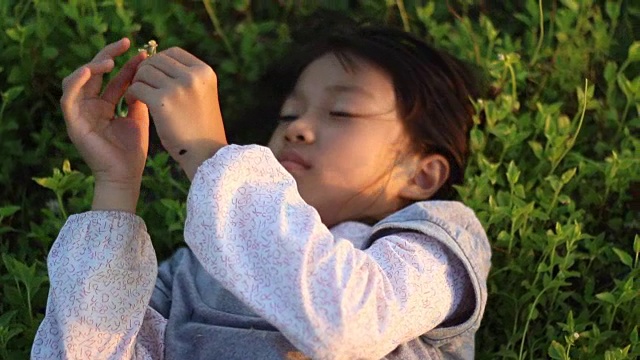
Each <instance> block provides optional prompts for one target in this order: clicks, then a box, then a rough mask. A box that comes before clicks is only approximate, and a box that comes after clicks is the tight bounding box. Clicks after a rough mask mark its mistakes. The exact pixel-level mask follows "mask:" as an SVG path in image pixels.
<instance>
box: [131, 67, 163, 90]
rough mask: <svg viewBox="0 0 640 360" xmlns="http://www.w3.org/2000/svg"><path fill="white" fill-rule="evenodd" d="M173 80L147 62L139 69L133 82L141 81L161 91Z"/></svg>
mask: <svg viewBox="0 0 640 360" xmlns="http://www.w3.org/2000/svg"><path fill="white" fill-rule="evenodd" d="M171 79H172V78H171V77H169V76H168V75H167V74H165V73H164V72H162V71H160V70H159V69H158V68H156V67H155V66H153V65H150V64H148V63H146V62H145V63H143V64H142V66H140V67H139V68H138V71H137V72H136V76H135V78H134V79H133V81H140V82H143V83H145V84H147V85H149V86H151V87H152V88H155V89H160V88H163V87H166V86H168V85H169V84H170V83H171Z"/></svg>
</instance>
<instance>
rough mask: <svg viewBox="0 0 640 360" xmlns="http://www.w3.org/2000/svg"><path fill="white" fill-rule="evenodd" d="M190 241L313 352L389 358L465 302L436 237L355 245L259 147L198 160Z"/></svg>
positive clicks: (212, 268)
mask: <svg viewBox="0 0 640 360" xmlns="http://www.w3.org/2000/svg"><path fill="white" fill-rule="evenodd" d="M185 240H186V242H187V243H188V244H189V246H190V247H191V249H192V250H193V251H194V253H195V254H196V256H197V257H198V259H199V260H200V262H201V263H202V265H203V266H204V268H205V269H206V270H207V271H208V272H209V273H210V274H211V275H212V276H213V277H215V278H216V279H217V280H218V281H220V282H221V284H223V286H224V287H226V288H227V289H228V290H229V291H231V292H232V293H233V294H234V295H236V296H237V297H238V298H239V299H241V300H242V301H243V302H244V303H245V304H246V305H248V306H249V307H251V308H252V309H253V310H254V311H255V312H256V313H257V314H259V315H260V316H262V317H263V318H265V319H266V320H267V321H269V322H270V323H271V324H273V325H274V326H275V327H276V328H278V329H279V330H280V331H281V332H282V333H283V335H284V336H286V337H287V338H288V339H289V340H290V341H291V343H292V344H293V345H294V346H296V347H297V348H298V349H300V350H301V351H303V352H304V353H305V354H306V355H308V356H310V357H312V358H314V359H351V358H381V357H383V356H385V355H386V354H388V353H389V352H391V351H392V350H393V349H394V348H395V347H396V346H398V345H399V344H401V343H404V342H406V341H408V340H411V339H414V338H416V337H417V336H419V335H421V334H423V333H425V332H427V331H429V330H431V329H433V328H434V327H436V326H437V325H438V324H440V323H441V322H442V321H443V320H444V319H445V318H446V316H447V315H448V314H449V313H450V312H451V310H452V308H453V307H454V305H455V304H454V303H455V302H457V301H458V300H456V299H455V296H454V293H455V286H454V283H455V282H456V281H459V280H460V272H459V271H457V272H456V271H452V269H453V268H452V266H451V263H452V259H453V257H452V255H451V254H449V253H448V252H447V251H446V250H445V249H444V246H443V245H441V244H440V243H439V242H438V241H436V240H432V239H429V238H427V237H426V236H424V235H417V234H408V233H402V234H396V235H389V236H386V237H383V238H381V239H379V240H377V241H376V242H375V244H374V245H373V246H371V247H370V248H369V249H367V250H365V251H362V250H359V249H356V248H354V246H353V244H352V243H351V242H350V241H348V240H347V239H344V238H339V237H334V235H332V234H331V232H330V231H329V230H328V229H327V228H326V227H325V226H324V225H323V224H322V222H321V220H320V218H319V215H318V213H317V212H316V210H315V209H314V208H312V207H311V206H309V205H308V204H306V203H305V202H304V201H303V200H302V198H301V197H300V195H299V193H298V191H297V188H296V184H295V181H294V179H293V178H292V177H291V176H290V174H288V173H287V172H286V170H285V169H284V168H282V167H281V166H280V164H279V163H278V162H277V161H276V160H275V158H274V157H273V155H272V154H271V152H270V151H269V150H268V149H266V148H263V147H259V146H245V147H240V146H227V147H225V148H223V149H221V150H220V151H219V152H218V153H217V154H216V155H215V156H214V157H213V158H211V159H209V160H207V161H206V162H205V163H204V164H203V165H202V166H200V168H199V169H198V171H197V173H196V176H195V178H194V181H193V183H192V186H191V189H190V193H189V198H188V203H187V221H186V224H185ZM453 260H454V259H453ZM457 269H458V270H459V268H457Z"/></svg>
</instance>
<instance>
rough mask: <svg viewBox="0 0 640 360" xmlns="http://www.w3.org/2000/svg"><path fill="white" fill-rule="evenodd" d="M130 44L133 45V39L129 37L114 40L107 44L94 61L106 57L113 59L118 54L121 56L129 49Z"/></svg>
mask: <svg viewBox="0 0 640 360" xmlns="http://www.w3.org/2000/svg"><path fill="white" fill-rule="evenodd" d="M129 46H131V41H129V39H127V38H122V39H120V40H118V41H116V42H113V43H111V44H109V45H107V46H105V47H104V48H103V49H102V50H100V52H99V53H98V54H97V55H96V56H95V57H94V58H93V60H92V62H93V61H102V60H105V59H113V58H115V57H116V56H120V55H122V54H124V53H125V52H126V51H127V50H129Z"/></svg>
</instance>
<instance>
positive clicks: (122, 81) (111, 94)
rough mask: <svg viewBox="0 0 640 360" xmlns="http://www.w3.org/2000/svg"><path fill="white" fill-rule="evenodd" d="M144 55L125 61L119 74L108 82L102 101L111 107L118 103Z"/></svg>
mask: <svg viewBox="0 0 640 360" xmlns="http://www.w3.org/2000/svg"><path fill="white" fill-rule="evenodd" d="M145 57H146V54H145V53H140V54H138V55H136V56H134V57H132V58H131V59H129V61H127V63H126V64H124V66H123V67H122V69H121V70H120V72H119V73H118V74H117V75H116V76H115V77H114V78H113V79H111V81H109V84H107V86H106V87H105V89H104V92H103V93H102V100H105V101H107V102H109V103H111V104H113V105H115V104H117V103H118V100H120V98H121V97H122V95H124V92H125V91H126V90H127V86H128V85H129V84H130V83H131V81H132V80H133V77H134V76H135V75H136V71H137V69H138V65H140V63H142V61H143V60H144V59H145Z"/></svg>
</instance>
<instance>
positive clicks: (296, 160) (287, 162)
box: [277, 150, 311, 171]
mask: <svg viewBox="0 0 640 360" xmlns="http://www.w3.org/2000/svg"><path fill="white" fill-rule="evenodd" d="M277 158H278V161H280V164H282V166H283V167H284V168H285V169H287V170H288V171H292V170H294V171H295V170H307V169H310V168H311V164H309V162H308V161H306V160H305V159H304V158H303V157H302V155H300V154H298V153H297V152H296V151H295V150H285V151H283V152H282V153H280V156H278V157H277Z"/></svg>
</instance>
